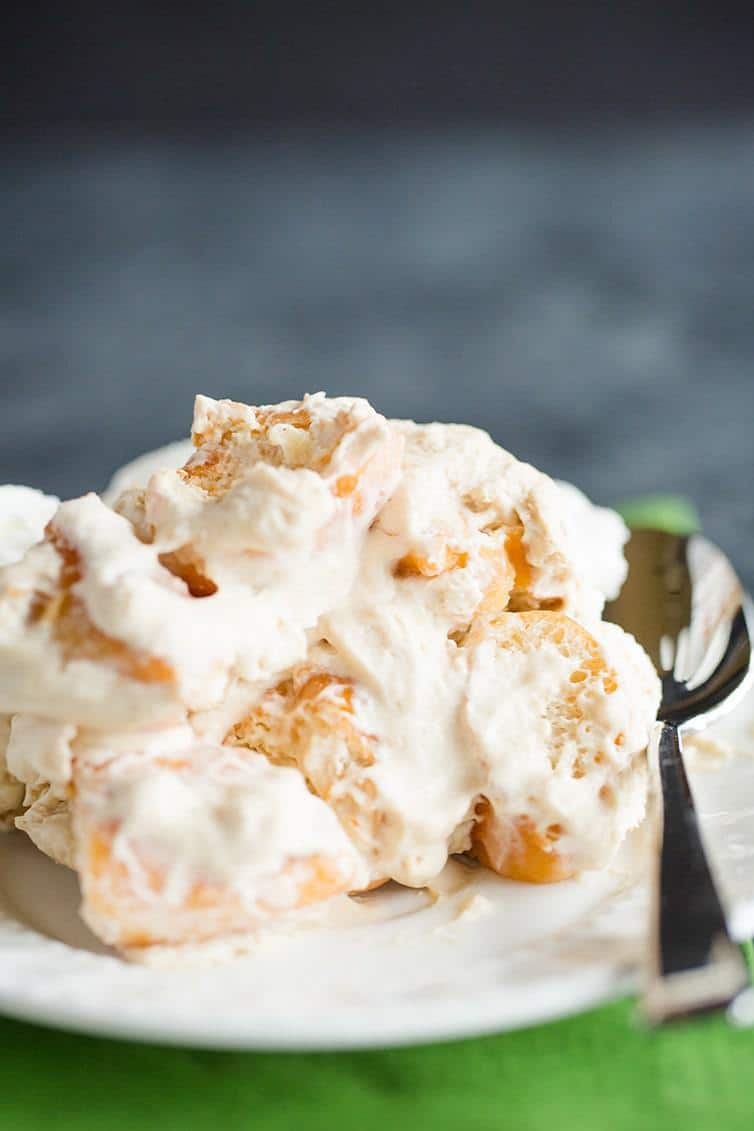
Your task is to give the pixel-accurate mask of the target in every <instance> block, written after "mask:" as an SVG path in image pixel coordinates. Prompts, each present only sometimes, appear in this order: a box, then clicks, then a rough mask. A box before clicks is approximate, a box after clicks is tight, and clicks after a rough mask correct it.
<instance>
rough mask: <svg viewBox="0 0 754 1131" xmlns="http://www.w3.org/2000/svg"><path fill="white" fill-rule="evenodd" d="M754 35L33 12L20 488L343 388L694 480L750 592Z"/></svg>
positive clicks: (573, 15) (587, 14)
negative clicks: (195, 417)
mask: <svg viewBox="0 0 754 1131" xmlns="http://www.w3.org/2000/svg"><path fill="white" fill-rule="evenodd" d="M753 49H754V21H753V18H752V14H751V11H750V9H749V8H748V6H743V5H735V6H734V5H726V4H716V5H714V6H713V5H712V4H711V3H709V4H703V3H695V2H693V0H687V2H686V3H682V4H681V3H678V4H676V3H668V4H664V5H661V6H659V5H655V4H641V3H638V4H635V5H622V6H619V5H611V4H604V3H603V4H597V3H592V4H589V3H587V4H583V5H582V4H569V5H563V4H555V3H553V4H548V3H532V4H528V5H522V4H516V3H511V2H505V0H500V2H499V3H496V4H483V3H466V4H448V5H442V4H439V3H437V2H436V3H435V4H426V5H420V4H409V3H404V4H401V5H393V4H390V3H386V4H382V5H359V4H354V3H350V4H345V3H334V4H326V5H325V4H319V5H311V4H300V5H299V4H286V3H277V4H272V3H270V4H267V3H251V2H247V3H242V2H240V0H236V2H233V3H227V2H226V3H223V2H218V3H215V4H213V5H208V4H199V3H193V2H189V0H186V2H184V3H182V4H181V5H157V4H154V3H147V2H146V0H141V2H132V3H130V4H129V5H107V4H102V3H100V4H99V5H96V4H94V3H91V2H82V3H78V4H76V3H72V4H69V5H52V4H40V3H28V4H24V5H23V6H22V5H18V6H17V8H16V10H15V11H14V12H13V13H12V16H11V19H10V22H9V24H8V27H7V29H6V35H5V36H4V38H3V42H2V47H1V48H0V67H1V68H2V69H1V71H0V73H1V74H2V76H3V86H4V88H5V89H4V94H3V98H2V101H1V102H0V114H1V115H2V120H1V121H0V169H1V173H2V175H1V176H0V215H1V216H2V226H1V227H0V252H1V257H0V480H2V481H7V480H14V481H22V482H28V483H32V484H34V485H36V486H40V487H44V488H45V489H47V490H51V491H56V492H58V493H62V494H64V495H70V494H73V493H79V492H81V491H83V490H85V489H87V488H89V487H94V488H100V487H102V486H103V484H104V482H105V481H106V479H107V477H108V476H109V474H110V473H111V472H112V470H113V469H114V468H115V467H116V466H117V465H118V464H119V463H122V462H123V461H125V460H126V459H128V458H130V457H131V456H132V455H134V454H136V453H137V452H138V451H141V450H144V449H145V448H148V447H150V446H155V445H157V444H159V443H162V442H164V441H166V440H169V439H172V438H175V437H177V436H180V435H182V434H185V433H186V432H187V431H188V427H189V423H190V416H191V399H192V396H193V394H194V393H195V392H197V391H203V392H206V393H210V394H214V395H218V396H221V395H227V396H232V397H237V398H240V399H244V400H249V401H252V402H254V401H262V402H264V401H275V400H278V399H281V398H284V397H288V396H298V395H300V394H301V393H303V392H304V391H307V390H308V391H313V390H316V389H319V388H324V389H326V390H327V391H328V392H331V393H341V392H353V393H359V394H363V395H366V396H368V397H369V398H370V399H371V400H372V401H373V402H374V403H375V405H376V406H377V407H378V408H379V409H381V410H382V411H384V412H386V413H389V414H391V415H408V416H413V417H415V418H418V419H422V420H427V419H432V418H436V419H444V420H449V419H457V420H464V421H469V422H471V423H474V424H478V425H481V426H483V427H486V428H488V429H489V430H490V431H491V432H492V433H493V435H494V436H495V438H496V439H497V440H498V441H500V442H501V443H503V444H504V445H505V446H507V447H510V448H511V449H512V450H513V451H515V452H516V453H517V454H518V455H520V456H522V457H523V458H526V459H528V460H530V461H532V462H534V463H536V464H538V465H539V466H542V467H543V468H544V469H546V470H547V471H549V472H551V473H553V474H556V475H560V476H564V477H567V478H570V479H573V480H574V481H575V482H577V483H578V484H580V485H581V486H582V487H584V488H586V489H587V490H588V491H590V492H591V493H592V494H593V495H594V496H595V497H596V498H597V499H599V500H600V501H605V502H610V501H615V500H617V499H620V498H624V497H626V496H630V495H633V494H636V493H639V492H642V491H650V490H658V489H662V490H674V491H683V492H687V493H689V494H690V495H692V496H693V497H694V498H695V499H696V501H697V502H698V504H699V505H700V507H701V509H702V512H703V516H704V520H705V524H706V526H707V528H708V529H709V530H710V532H711V533H712V534H713V536H714V537H716V538H717V539H718V540H719V541H720V542H721V543H723V544H724V545H725V546H726V547H728V549H729V550H731V551H732V552H733V554H734V555H735V556H736V558H737V561H738V564H739V566H740V568H741V570H742V572H743V573H744V574H745V575H746V576H747V578H748V581H749V583H752V582H754V509H753V508H752V501H751V499H752V476H753V473H754V458H753V457H752V448H753V445H752V428H753V426H754V306H753V300H754V68H753V67H752V58H753V57H754V54H753Z"/></svg>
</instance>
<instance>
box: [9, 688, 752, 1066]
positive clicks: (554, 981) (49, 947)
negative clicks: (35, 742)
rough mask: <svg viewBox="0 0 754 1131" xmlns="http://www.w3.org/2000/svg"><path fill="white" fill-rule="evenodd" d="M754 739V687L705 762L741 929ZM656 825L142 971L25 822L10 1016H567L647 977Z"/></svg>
mask: <svg viewBox="0 0 754 1131" xmlns="http://www.w3.org/2000/svg"><path fill="white" fill-rule="evenodd" d="M710 739H711V740H712V742H711V743H710V741H709V740H710ZM697 741H698V740H697ZM720 749H722V751H724V752H725V753H726V755H727V757H726V758H724V759H722V762H721V759H720V757H719V756H718V755H717V754H716V751H720ZM705 751H706V753H705ZM752 751H754V694H752V695H749V696H747V700H746V702H745V703H743V704H742V705H741V706H740V707H739V708H737V709H736V711H735V712H734V713H733V714H732V715H731V716H730V717H729V718H728V719H726V720H723V721H722V722H720V723H717V724H715V726H714V728H711V732H708V736H706V737H705V738H703V739H702V740H701V743H700V748H699V749H698V750H697V753H696V757H695V758H694V759H692V760H691V761H692V766H691V770H692V772H691V775H690V776H691V783H692V788H693V790H694V794H695V797H696V800H697V805H698V808H699V811H700V816H701V818H702V831H703V832H704V834H705V840H706V843H707V848H708V851H709V853H710V857H711V862H712V864H713V867H714V868H715V870H716V872H717V873H718V878H719V880H720V881H721V886H722V892H723V895H724V897H725V898H726V902H727V903H728V905H729V909H730V911H731V921H734V922H738V920H739V919H740V920H741V923H740V926H741V931H740V932H738V934H739V937H744V935H745V934H748V933H750V930H751V928H752V926H754V910H752V909H754V870H753V869H752V868H751V866H750V865H751V861H752V859H754V759H752V757H751V753H752ZM689 753H690V754H691V747H690V744H689ZM715 765H717V766H718V769H717V770H715V769H713V768H712V767H714V766H715ZM650 839H651V838H650V837H649V835H648V833H647V831H646V827H645V828H644V829H643V830H638V831H637V832H636V833H634V834H633V837H632V838H630V840H629V841H628V842H627V844H626V845H625V846H624V848H623V850H622V852H621V854H620V856H619V858H618V860H617V861H616V862H615V864H614V865H613V866H612V867H611V868H609V869H607V870H605V871H603V872H593V873H590V874H587V875H585V876H583V877H581V878H580V879H579V880H575V881H569V882H567V883H563V884H554V885H550V886H545V887H536V886H530V885H525V884H516V883H511V882H509V881H505V880H501V879H499V878H498V877H497V876H494V875H492V874H491V873H489V872H487V871H485V870H483V869H480V868H475V869H472V868H469V867H466V866H463V865H461V864H459V863H456V862H453V863H451V864H450V865H449V866H448V869H446V872H445V873H444V874H443V876H442V877H441V879H440V881H438V883H437V884H436V888H437V892H438V894H436V895H433V894H431V893H428V892H423V891H422V892H415V891H408V890H406V889H399V888H396V887H391V888H387V889H382V890H380V891H377V892H374V893H371V894H370V895H368V896H366V897H362V898H361V899H359V900H351V899H348V898H347V897H342V898H340V899H339V900H335V901H332V903H331V905H330V906H329V907H328V908H327V909H326V910H322V909H320V910H315V911H313V912H311V913H309V914H308V915H307V917H306V919H305V920H304V921H303V922H302V923H301V924H300V925H299V927H298V928H297V929H293V928H292V927H291V926H290V925H288V926H281V927H280V928H277V929H276V930H275V931H274V932H269V933H267V934H266V935H265V936H263V937H262V938H261V939H257V940H254V939H250V940H247V943H246V945H247V949H248V953H246V954H244V955H243V956H240V957H236V958H233V959H232V960H231V961H225V962H222V963H219V964H217V963H216V964H212V959H213V958H214V959H216V958H217V957H218V955H217V953H216V952H215V951H213V949H212V948H209V949H205V950H201V951H197V952H195V953H194V954H193V955H182V956H181V958H182V960H183V963H184V964H183V965H181V966H175V965H170V960H171V958H172V959H174V958H175V957H176V956H175V955H172V956H171V955H165V956H164V958H165V959H166V962H167V964H163V965H162V966H161V967H142V966H134V965H129V964H128V963H126V962H123V961H122V960H121V959H119V958H117V957H116V956H115V955H114V954H113V953H112V952H110V951H108V950H107V948H105V947H104V946H102V944H101V943H99V942H98V941H97V940H96V939H95V938H94V936H93V935H91V934H90V933H89V931H88V930H87V929H86V927H85V926H84V924H83V923H82V922H81V920H80V919H79V917H78V914H77V907H78V898H79V897H78V888H77V884H76V879H75V876H74V875H73V873H71V872H69V871H67V870H66V869H65V868H62V867H59V866H58V865H56V864H53V863H52V862H51V861H50V860H48V859H47V858H46V857H44V856H42V855H41V853H39V852H38V851H37V850H36V849H35V848H34V847H33V845H32V844H31V842H30V841H29V840H28V839H27V838H26V837H24V836H23V835H22V834H20V833H13V834H8V835H2V834H0V1013H6V1014H9V1015H12V1016H16V1017H21V1018H25V1019H28V1020H31V1021H40V1022H44V1023H47V1024H51V1025H57V1026H60V1027H63V1028H67V1029H78V1030H82V1031H85V1032H89V1033H98V1034H103V1035H108V1036H121V1037H129V1038H132V1039H138V1040H144V1041H161V1042H169V1043H172V1044H182V1045H193V1046H203V1047H206V1048H250V1049H251V1048H255V1049H335V1048H366V1047H379V1046H383V1045H400V1044H411V1043H416V1042H423V1041H438V1040H445V1039H450V1038H453V1037H463V1036H473V1035H478V1034H482V1033H488V1032H493V1031H500V1030H504V1029H515V1028H518V1027H520V1026H523V1025H531V1024H535V1023H537V1022H541V1021H547V1020H551V1019H554V1018H557V1017H563V1016H565V1015H567V1014H571V1013H576V1012H579V1011H580V1010H583V1009H586V1008H588V1007H589V1006H592V1005H596V1004H598V1003H600V1002H602V1001H605V1000H608V999H610V998H612V997H616V996H618V995H620V994H623V993H626V992H628V991H629V990H631V989H632V988H633V987H634V986H635V984H636V977H637V970H638V966H639V963H640V961H641V958H642V955H643V953H644V948H645V931H646V924H647V915H646V907H647V889H646V884H645V882H644V881H643V879H642V877H644V876H646V875H647V873H648V864H649V848H648V844H649V841H650ZM750 911H751V912H752V913H751V914H749V912H750ZM187 959H190V960H191V963H193V964H188V965H187V964H186V960H187ZM197 963H199V965H197ZM749 998H750V999H751V1000H750V1001H748V1006H747V1008H749V1011H750V1012H751V1014H752V1018H754V993H753V994H750V995H749ZM747 1016H748V1015H747ZM752 1018H749V1019H748V1021H747V1022H746V1023H751V1020H752ZM742 1023H743V1022H742Z"/></svg>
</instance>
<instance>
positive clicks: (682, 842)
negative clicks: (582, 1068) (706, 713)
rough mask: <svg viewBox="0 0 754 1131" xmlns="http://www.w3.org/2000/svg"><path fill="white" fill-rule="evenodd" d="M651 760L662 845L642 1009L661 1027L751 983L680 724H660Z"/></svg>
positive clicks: (726, 999)
mask: <svg viewBox="0 0 754 1131" xmlns="http://www.w3.org/2000/svg"><path fill="white" fill-rule="evenodd" d="M652 755H655V757H656V761H655V758H653V757H652ZM653 764H654V765H656V766H657V767H658V769H659V776H660V785H661V790H662V834H661V835H662V844H661V849H660V862H659V869H658V873H657V875H656V879H655V891H654V893H653V895H654V937H653V938H652V940H651V947H652V949H651V954H652V958H653V961H652V966H651V968H650V970H649V972H648V978H647V984H646V987H645V991H644V999H643V1003H642V1006H643V1013H644V1015H645V1017H646V1019H647V1020H648V1021H649V1022H650V1023H652V1024H660V1023H662V1022H663V1021H669V1020H672V1019H675V1018H681V1017H690V1016H692V1015H694V1014H696V1013H704V1012H707V1011H708V1010H712V1009H720V1008H723V1007H725V1006H727V1005H729V1004H730V1002H731V1001H732V1000H733V998H734V997H735V996H736V994H738V993H739V991H740V990H742V989H743V988H744V987H745V986H746V985H747V984H748V974H747V969H746V964H745V962H744V958H743V955H742V953H741V951H740V949H739V947H738V946H736V945H735V944H734V943H733V942H731V940H730V938H729V936H728V931H727V928H726V924H725V915H724V913H723V909H722V906H721V904H720V899H719V897H718V895H717V891H716V889H715V884H714V882H713V879H712V875H711V873H710V869H709V865H708V863H707V858H706V856H705V853H704V848H703V845H702V839H701V835H700V832H699V822H698V819H697V815H696V810H695V808H694V802H693V798H692V796H691V790H690V789H689V783H688V779H687V777H686V771H685V769H684V765H683V752H682V747H681V736H680V734H679V732H678V727H677V726H675V725H673V724H671V723H658V724H657V726H656V728H655V732H654V735H653V744H652V748H651V749H650V765H653Z"/></svg>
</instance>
